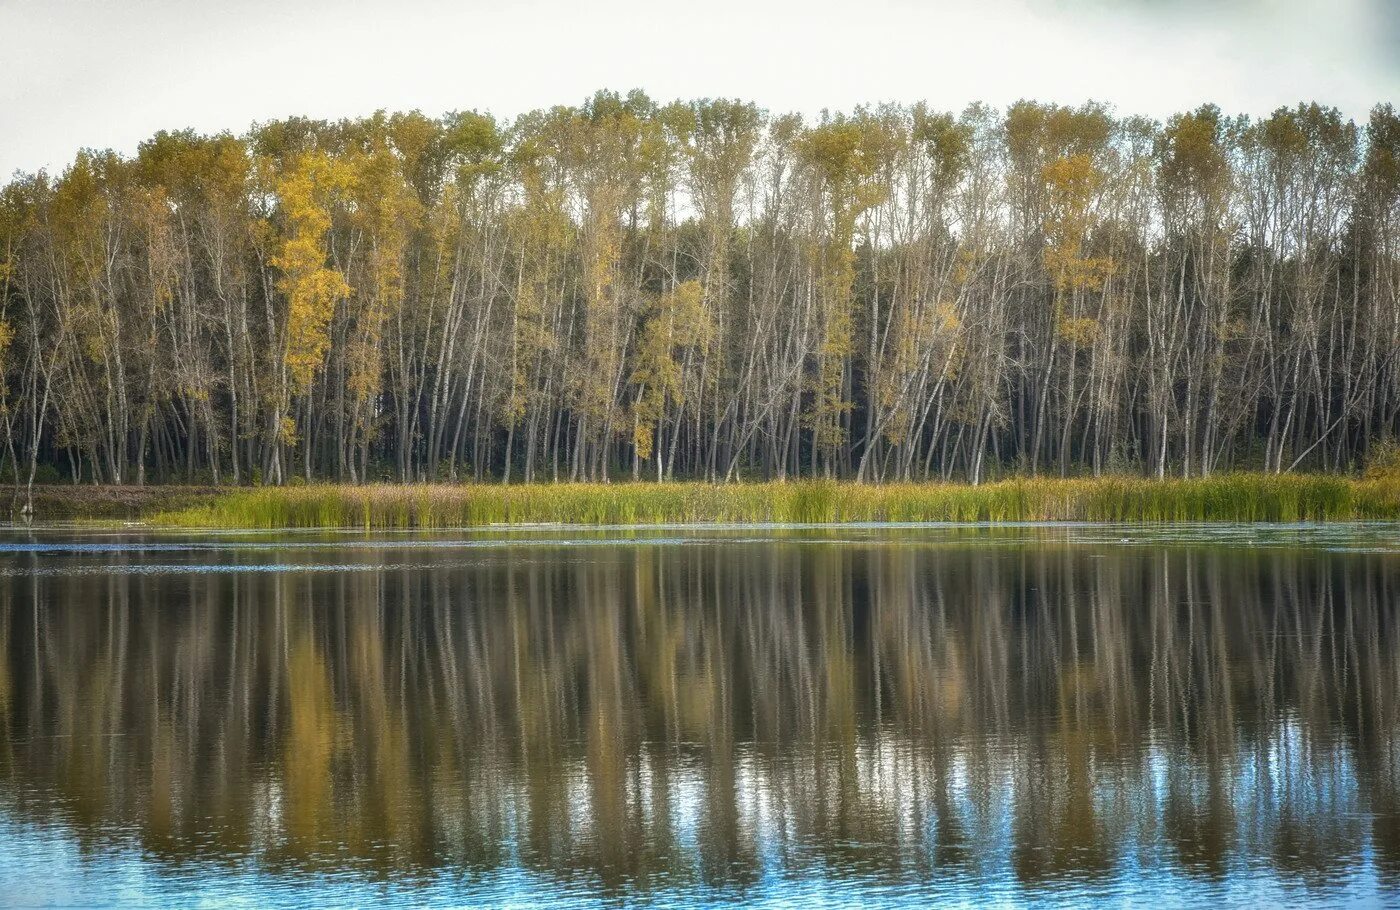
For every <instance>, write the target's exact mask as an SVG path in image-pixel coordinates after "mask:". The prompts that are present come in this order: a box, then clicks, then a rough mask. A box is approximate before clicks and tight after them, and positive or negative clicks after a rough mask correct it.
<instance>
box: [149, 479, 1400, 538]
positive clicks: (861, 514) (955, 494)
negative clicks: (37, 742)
mask: <svg viewBox="0 0 1400 910" xmlns="http://www.w3.org/2000/svg"><path fill="white" fill-rule="evenodd" d="M153 502H155V503H159V499H158V498H157V499H155V500H153ZM138 517H140V518H142V519H143V520H146V521H149V522H150V523H152V524H155V525H160V526H168V527H187V528H189V527H206V528H247V529H263V528H323V527H351V528H369V529H374V528H446V527H470V526H483V525H493V524H528V523H562V524H583V525H599V524H659V523H699V522H745V523H750V522H778V523H809V522H932V521H958V522H969V521H987V522H1012V521H1110V522H1173V521H1270V522H1280V521H1284V522H1286V521H1355V520H1377V519H1380V520H1396V519H1400V476H1387V477H1381V478H1352V477H1342V476H1331V475H1306V474H1302V475H1300V474H1285V475H1272V474H1259V473H1250V474H1243V473H1242V474H1228V475H1219V476H1216V477H1210V478H1193V479H1168V480H1150V479H1143V478H1132V477H1102V478H1071V479H1059V478H1054V479H1050V478H1023V479H1011V480H1003V481H998V482H996V483H988V484H982V485H980V486H970V485H967V484H953V483H946V484H945V483H920V484H879V485H876V484H855V483H824V482H799V483H746V484H727V485H713V484H703V483H659V484H658V483H617V484H569V483H564V484H529V485H511V486H502V485H495V484H489V485H488V484H458V485H449V484H414V485H387V484H386V485H371V486H343V485H308V486H290V487H278V488H273V487H261V488H244V489H235V490H229V491H227V492H223V493H217V494H209V493H208V492H206V491H199V493H198V494H193V493H192V494H189V495H188V496H186V497H185V498H184V500H183V501H182V502H181V503H179V504H178V505H174V506H172V507H169V508H148V509H146V510H145V511H144V512H143V513H142V514H141V515H140V516H138Z"/></svg>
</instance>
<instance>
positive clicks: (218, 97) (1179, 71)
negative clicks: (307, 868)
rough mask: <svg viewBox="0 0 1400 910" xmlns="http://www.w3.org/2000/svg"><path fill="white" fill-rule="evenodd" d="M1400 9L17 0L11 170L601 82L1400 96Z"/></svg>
mask: <svg viewBox="0 0 1400 910" xmlns="http://www.w3.org/2000/svg"><path fill="white" fill-rule="evenodd" d="M1397 10H1400V0H1119V2H1114V0H849V2H844V3H835V2H828V0H803V2H797V0H692V2H672V0H650V2H647V0H603V2H595V3H591V4H589V3H586V2H571V0H528V2H517V3H511V2H509V0H498V2H493V3H488V2H478V0H455V2H451V0H396V2H395V0H374V2H365V0H361V2H354V0H339V2H332V0H222V2H208V0H0V177H8V175H9V174H10V173H11V172H12V171H14V170H16V169H22V170H26V171H31V170H37V169H39V168H49V169H51V170H58V169H61V168H62V167H63V166H64V165H65V164H66V163H68V162H69V161H71V160H72V157H73V154H74V152H75V151H76V150H77V149H78V148H79V147H94V148H108V147H110V148H115V149H117V150H119V151H122V152H124V153H131V152H133V151H134V150H135V148H136V145H137V143H138V142H140V141H141V140H142V139H144V138H145V137H147V136H149V135H150V134H151V133H153V132H155V131H156V130H159V129H175V128H181V127H187V126H192V127H195V128H196V129H198V130H201V131H206V132H212V131H218V130H225V129H227V130H233V131H235V132H240V131H242V130H244V129H246V128H247V127H248V126H249V125H250V124H251V123H252V122H253V121H258V120H268V119H272V118H276V117H283V116H287V115H291V114H305V115H309V116H314V117H341V116H351V115H358V114H366V113H369V112H372V111H374V110H376V109H378V108H386V109H389V110H405V109H412V108H417V109H419V110H422V111H424V112H427V113H431V114H438V113H441V112H443V111H446V110H453V109H471V108H475V109H478V110H486V111H490V112H492V113H495V114H497V115H500V116H503V117H510V116H514V115H515V114H518V113H520V112H521V111H524V110H529V109H531V108H535V107H541V106H546V105H550V104H556V103H576V102H578V101H580V100H582V99H583V98H584V97H585V96H586V95H588V94H590V93H591V92H592V91H594V90H595V89H598V88H604V87H606V88H615V89H619V90H625V89H628V88H632V87H641V88H644V89H646V91H647V92H649V93H650V94H651V95H652V96H653V97H654V98H657V99H659V100H669V99H672V98H676V97H685V98H692V97H702V96H729V97H735V96H737V97H742V98H744V99H746V100H753V101H756V102H758V103H759V104H760V105H761V106H763V107H766V108H768V109H769V110H775V111H776V110H796V111H802V112H806V113H815V112H817V111H819V110H821V109H822V108H823V107H831V108H849V107H851V106H853V105H855V104H857V103H861V102H875V101H889V100H894V101H915V100H920V99H924V100H928V101H929V102H931V103H932V104H934V105H936V106H938V107H941V108H946V109H950V110H958V109H961V108H962V107H963V106H964V105H965V104H967V103H968V102H970V101H974V100H982V101H987V102H990V103H993V104H997V105H1005V104H1007V103H1009V102H1011V101H1014V100H1016V99H1018V98H1036V99H1040V100H1045V101H1059V102H1073V103H1078V102H1082V101H1084V100H1086V99H1089V98H1094V99H1097V100H1101V101H1106V102H1109V103H1110V104H1112V105H1113V106H1114V107H1115V108H1116V109H1117V110H1118V111H1119V112H1121V113H1129V112H1131V113H1143V114H1148V115H1151V116H1154V117H1159V118H1161V117H1164V116H1166V115H1167V114H1170V113H1172V112H1173V111H1177V110H1184V109H1188V108H1191V107H1194V106H1196V105H1198V104H1200V103H1201V102H1203V101H1212V102H1215V103H1216V104H1219V105H1220V106H1221V107H1222V108H1224V109H1226V110H1227V111H1228V112H1232V113H1233V112H1243V113H1251V114H1266V113H1268V112H1269V111H1271V110H1273V109H1274V108H1276V107H1278V106H1279V105H1283V104H1292V103H1295V102H1297V101H1299V100H1301V99H1307V100H1317V101H1320V102H1323V103H1326V104H1331V105H1336V106H1337V107H1339V108H1341V109H1342V111H1343V112H1344V113H1346V114H1348V115H1350V116H1352V117H1355V118H1357V119H1358V120H1360V119H1363V118H1364V117H1365V116H1366V112H1367V111H1368V110H1369V109H1370V107H1371V106H1372V105H1373V104H1375V103H1376V102H1378V101H1400V91H1397V88H1400V29H1397V24H1398V23H1400V13H1397Z"/></svg>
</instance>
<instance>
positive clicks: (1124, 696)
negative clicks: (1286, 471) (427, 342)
mask: <svg viewBox="0 0 1400 910" xmlns="http://www.w3.org/2000/svg"><path fill="white" fill-rule="evenodd" d="M1398 622H1400V528H1397V527H1395V526H1392V525H1352V526H1330V527H1318V526H1294V527H1273V528H1268V529H1260V528H1248V527H1239V526H1235V527H1231V526H1201V527H1187V528H1181V527H1176V528H1170V529H1130V528H1121V527H1105V526H1092V525H1083V526H1065V525H1060V526H1039V527H1037V526H1023V527H1010V528H1000V529H986V528H969V527H953V526H947V527H874V526H871V527H845V528H784V529H775V528H741V527H732V528H703V529H689V530H686V529H679V528H660V529H649V530H637V529H622V528H615V529H603V530H595V531H578V530H572V531H565V530H559V529H553V530H551V529H545V528H524V529H515V530H511V531H504V530H502V531H493V532H481V533H471V532H458V533H455V534H435V535H392V536H376V537H366V536H364V535H356V534H324V533H318V534H306V535H297V536H286V535H277V536H268V535H236V534H224V535H204V536H198V535H193V536H191V535H186V536H170V535H151V534H140V533H125V534H123V533H97V532H78V531H63V530H43V531H6V532H0V905H5V906H29V905H38V906H55V905H64V906H73V905H76V906H100V905H120V906H144V905H155V906H178V907H189V906H244V907H278V906H313V907H337V906H376V907H377V906H454V907H463V906H468V907H474V906H481V907H501V906H522V907H524V906H545V907H550V906H560V907H563V906H568V907H592V906H609V907H613V906H674V907H692V906H697V905H758V906H762V905H772V906H806V905H813V904H815V905H824V906H842V905H856V906H861V907H863V908H875V907H880V906H909V905H912V904H916V903H931V902H938V903H940V904H942V905H959V904H964V905H969V906H988V905H998V904H1000V905H1006V906H1019V905H1025V904H1040V905H1065V906H1073V905H1083V904H1086V903H1090V902H1095V901H1105V900H1106V901H1108V902H1111V903H1113V904H1119V905H1144V906H1154V907H1162V906H1199V905H1201V904H1205V903H1209V904H1214V905H1217V906H1231V905H1238V906H1257V905H1261V904H1324V905H1328V906H1333V905H1339V904H1341V905H1355V906H1381V905H1400V627H1397V623H1398Z"/></svg>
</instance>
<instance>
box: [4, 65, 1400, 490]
mask: <svg viewBox="0 0 1400 910" xmlns="http://www.w3.org/2000/svg"><path fill="white" fill-rule="evenodd" d="M1397 353H1400V115H1397V113H1396V112H1395V110H1394V108H1393V107H1392V106H1391V105H1381V106H1377V107H1376V108H1374V109H1373V110H1372V112H1371V114H1370V117H1369V120H1368V121H1367V122H1365V123H1364V124H1358V123H1356V122H1354V121H1352V120H1350V119H1347V118H1346V117H1344V116H1343V115H1342V114H1341V113H1340V112H1339V111H1338V110H1336V109H1333V108H1328V107H1325V106H1320V105H1318V104H1300V105H1299V106H1297V107H1294V108H1285V109H1280V110H1278V111H1276V112H1275V113H1273V114H1272V115H1270V116H1268V117H1267V118H1262V119H1261V118H1251V117H1248V116H1233V115H1228V114H1226V113H1223V112H1222V111H1220V110H1219V109H1217V108H1216V107H1214V106H1210V105H1206V106H1202V107H1200V108H1199V109H1197V110H1194V111H1191V112H1189V113H1182V114H1179V115H1176V116H1172V117H1170V118H1168V119H1167V120H1166V121H1165V122H1159V121H1155V120H1152V119H1148V118H1144V117H1138V116H1128V115H1121V114H1119V113H1117V112H1115V111H1113V110H1111V109H1109V108H1107V107H1105V106H1102V105H1098V104H1094V103H1086V104H1084V105H1081V106H1060V105H1053V104H1043V103H1037V102H1031V101H1022V102H1018V103H1016V104H1013V105H1011V106H1010V107H1009V108H1006V109H1005V110H1001V109H997V108H993V107H990V106H987V105H983V104H973V105H971V106H969V107H967V108H966V109H965V110H963V111H962V112H960V113H947V112H940V111H935V110H932V109H930V108H929V107H927V106H926V105H923V104H914V105H894V104H885V105H876V106H867V107H859V108H856V109H855V110H854V111H851V112H826V113H823V114H822V115H820V116H819V117H807V118H804V117H802V116H798V115H795V114H777V113H770V112H767V111H765V110H763V109H762V108H760V107H759V106H757V105H755V104H752V103H746V102H742V101H734V100H709V99H707V100H697V101H677V102H672V103H660V102H657V101H654V100H652V99H650V98H648V97H647V96H646V95H645V94H644V93H642V92H640V91H633V92H631V93H627V94H619V93H613V92H607V91H604V92H599V93H597V94H596V95H594V96H593V97H592V98H590V99H588V100H586V101H585V102H583V103H582V104H579V105H578V106H560V107H554V108H550V109H548V110H540V111H535V112H531V113H528V114H524V115H522V116H519V117H517V118H515V119H513V120H510V121H505V120H501V119H497V118H494V117H492V116H489V115H486V114H482V113H476V112H466V113H450V114H447V115H445V116H443V117H440V118H437V119H434V118H432V117H429V116H426V115H423V114H421V113H417V112H410V113H393V114H391V113H385V112H380V113H376V114H374V115H373V116H370V117H367V118H363V119H355V120H344V121H339V122H327V121H321V120H311V119H302V118H293V119H288V120H280V121H274V122H268V123H262V124H257V125H254V126H253V127H252V128H251V129H249V130H248V131H247V132H246V133H244V134H241V135H234V134H231V133H221V134H218V135H200V134H197V133H195V132H193V131H179V132H161V133H158V134H156V135H155V136H153V137H152V138H150V139H149V140H148V141H146V142H144V143H142V144H141V145H140V147H139V149H138V150H137V151H136V152H135V153H134V155H131V156H124V155H122V154H118V153H115V152H111V151H81V152H78V153H77V155H76V158H75V160H74V161H73V162H72V164H71V165H69V166H68V167H67V168H66V169H65V170H63V172H62V173H61V174H58V175H54V174H49V173H45V172H39V173H33V174H25V173H17V174H16V175H14V176H13V178H12V179H11V180H10V182H9V183H8V184H6V185H5V186H4V188H3V190H0V378H2V379H3V388H0V418H2V420H0V424H2V425H3V430H0V432H2V433H3V437H4V439H3V446H4V450H3V453H0V480H4V481H5V482H10V481H14V482H16V483H25V482H28V483H30V484H32V483H33V482H34V481H35V480H36V478H37V479H39V480H41V481H45V480H47V481H72V482H81V483H96V484H144V483H202V484H285V483H290V482H293V481H295V482H305V481H335V482H342V483H366V482H382V481H386V480H387V481H403V482H408V481H415V482H416V481H432V480H440V481H467V480H470V481H478V482H481V481H501V482H513V481H550V480H560V481H600V480H609V479H627V478H634V479H636V478H640V479H653V480H672V479H697V480H707V481H714V482H723V481H732V480H759V479H763V480H783V479H793V478H801V477H819V478H828V477H830V478H843V479H851V480H859V481H880V482H893V481H905V482H907V481H921V480H926V479H936V480H962V481H968V482H972V483H979V482H982V481H985V480H990V479H995V478H998V477H1004V476H1007V475H1010V474H1017V475H1053V476H1086V475H1094V476H1097V475H1101V474H1109V473H1117V474H1123V473H1137V474H1141V475H1144V476H1147V477H1167V476H1179V477H1203V476H1209V475H1212V474H1214V473H1219V472H1224V471H1233V470H1244V469H1249V470H1260V471H1267V472H1274V473H1283V472H1289V471H1304V470H1306V471H1349V470H1352V469H1354V468H1356V467H1357V466H1359V465H1362V464H1364V463H1365V462H1366V461H1367V459H1368V458H1369V457H1370V454H1371V453H1372V452H1373V451H1374V450H1376V449H1377V447H1378V446H1388V445H1392V443H1391V442H1390V440H1391V439H1392V438H1393V437H1394V436H1395V435H1396V433H1397V432H1400V364H1397Z"/></svg>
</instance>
